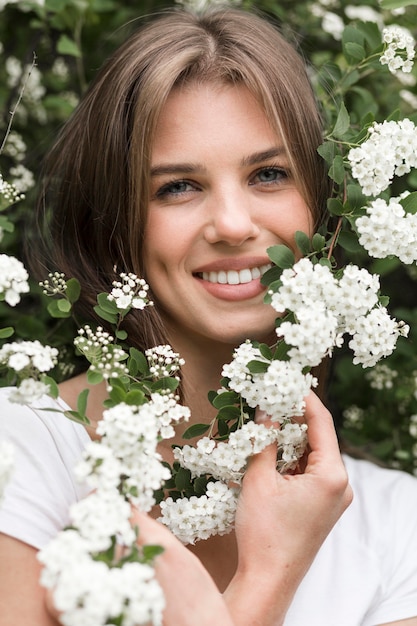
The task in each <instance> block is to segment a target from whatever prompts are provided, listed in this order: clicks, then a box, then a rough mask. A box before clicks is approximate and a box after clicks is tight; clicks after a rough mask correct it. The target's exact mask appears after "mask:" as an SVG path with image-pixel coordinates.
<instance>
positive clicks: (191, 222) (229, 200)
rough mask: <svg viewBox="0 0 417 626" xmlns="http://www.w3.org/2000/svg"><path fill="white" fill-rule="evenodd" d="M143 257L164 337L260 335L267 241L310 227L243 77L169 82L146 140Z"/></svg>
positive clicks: (266, 311) (267, 317) (264, 321)
mask: <svg viewBox="0 0 417 626" xmlns="http://www.w3.org/2000/svg"><path fill="white" fill-rule="evenodd" d="M150 198H151V200H150V205H149V217H148V224H147V230H146V235H145V266H146V275H147V280H148V281H149V283H150V285H151V288H152V291H153V294H154V297H155V300H156V301H157V302H158V304H159V306H160V309H161V312H162V315H163V317H164V319H165V321H166V323H167V327H168V330H169V335H170V339H172V340H173V343H174V345H175V344H176V342H175V337H177V338H180V337H181V336H183V337H185V338H187V339H188V340H192V341H193V342H199V343H198V344H197V345H201V346H202V345H204V344H205V343H206V342H207V340H209V341H217V342H222V343H226V344H233V345H236V344H238V343H240V342H241V341H243V340H244V339H245V338H247V337H249V338H253V339H258V340H266V338H267V337H269V336H270V334H271V332H272V330H273V327H274V320H275V317H276V314H275V312H274V311H273V310H272V308H271V307H270V306H269V305H266V304H264V302H263V298H264V295H265V288H264V287H263V286H262V285H261V283H260V275H261V274H262V273H263V272H264V271H265V269H266V268H268V267H269V259H268V256H267V253H266V249H267V248H268V247H269V246H272V245H274V244H280V243H281V244H286V245H288V246H290V247H291V248H292V249H294V233H295V231H297V230H302V231H304V232H306V233H309V232H310V230H311V227H312V219H311V214H310V211H309V209H308V207H307V206H306V204H305V202H304V200H303V198H302V197H301V195H300V193H299V192H298V190H297V188H296V187H295V184H294V182H293V179H292V176H291V172H290V171H289V168H288V159H287V157H286V154H285V152H284V148H283V145H282V141H281V138H280V137H279V136H278V135H277V134H276V133H275V132H274V130H272V128H271V127H270V125H269V123H268V120H267V118H266V116H265V114H264V112H263V110H262V108H261V107H260V106H259V104H258V103H257V101H256V100H255V99H254V97H253V96H252V95H251V94H250V92H249V91H248V90H247V89H246V88H245V87H243V86H215V85H210V84H207V85H204V84H203V85H195V84H194V85H191V86H188V87H185V88H182V89H180V88H178V89H176V90H174V91H173V92H172V93H171V95H170V97H169V98H168V101H167V103H166V105H165V107H164V108H163V110H162V114H161V117H160V120H159V123H158V128H157V132H156V135H155V141H154V144H153V150H152V179H151V194H150Z"/></svg>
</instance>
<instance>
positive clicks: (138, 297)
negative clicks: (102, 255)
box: [107, 272, 152, 310]
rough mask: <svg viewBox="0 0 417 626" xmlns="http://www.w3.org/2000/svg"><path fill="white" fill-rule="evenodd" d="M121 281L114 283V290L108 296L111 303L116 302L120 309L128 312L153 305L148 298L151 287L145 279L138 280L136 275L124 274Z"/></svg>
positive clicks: (121, 275)
mask: <svg viewBox="0 0 417 626" xmlns="http://www.w3.org/2000/svg"><path fill="white" fill-rule="evenodd" d="M120 278H121V280H115V281H114V282H113V289H112V290H111V292H110V293H109V295H108V296H107V297H108V299H109V300H110V301H111V302H115V303H116V306H117V308H118V309H122V310H126V309H129V308H130V307H132V308H133V309H140V310H142V309H144V308H145V306H148V305H152V302H151V301H150V300H149V298H148V290H149V285H148V284H147V283H146V281H145V280H144V279H143V278H138V277H137V276H136V274H132V273H128V274H126V273H125V272H122V273H121V274H120Z"/></svg>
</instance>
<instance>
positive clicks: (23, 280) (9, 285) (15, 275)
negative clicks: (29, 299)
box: [0, 254, 29, 306]
mask: <svg viewBox="0 0 417 626" xmlns="http://www.w3.org/2000/svg"><path fill="white" fill-rule="evenodd" d="M28 279H29V275H28V273H27V271H26V269H25V267H24V265H23V263H22V262H21V261H19V260H18V259H15V258H14V257H12V256H9V255H7V254H0V300H5V301H6V302H7V304H8V305H10V306H16V304H18V303H19V302H20V294H21V293H27V292H28V291H29V283H28Z"/></svg>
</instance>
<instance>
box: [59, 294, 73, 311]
mask: <svg viewBox="0 0 417 626" xmlns="http://www.w3.org/2000/svg"><path fill="white" fill-rule="evenodd" d="M56 303H57V306H58V309H59V310H60V311H61V312H62V313H69V312H70V311H71V302H68V300H65V298H61V299H60V300H56Z"/></svg>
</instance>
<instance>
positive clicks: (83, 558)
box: [38, 511, 165, 626]
mask: <svg viewBox="0 0 417 626" xmlns="http://www.w3.org/2000/svg"><path fill="white" fill-rule="evenodd" d="M96 517H97V514H94V512H93V511H90V515H89V518H96ZM95 530H96V529H94V531H95ZM38 558H39V560H40V562H41V563H42V564H43V565H44V566H45V567H44V568H43V569H42V574H41V578H40V582H41V584H42V585H43V586H44V587H46V588H49V589H53V590H54V604H55V607H56V608H57V609H58V610H59V611H61V615H60V622H61V623H62V624H63V625H64V626H78V625H79V624H83V625H85V626H101V625H103V626H104V625H105V624H113V623H116V620H117V623H123V626H136V625H138V624H153V625H154V626H161V625H162V612H163V610H164V607H165V599H164V595H163V592H162V589H161V587H160V586H159V584H158V582H157V581H156V579H155V573H154V569H153V567H152V566H151V565H148V564H147V563H140V562H131V563H129V562H126V563H124V564H123V566H122V567H109V566H108V565H107V564H106V563H104V562H103V561H100V560H95V559H92V558H91V556H90V545H89V541H88V539H87V538H85V537H83V536H81V535H80V534H79V533H78V532H77V531H76V530H67V531H65V532H62V533H60V534H59V535H58V536H57V537H56V539H54V540H53V541H52V542H50V543H49V544H48V545H47V547H46V548H44V549H43V550H42V551H41V552H40V553H39V554H38ZM121 620H122V621H121Z"/></svg>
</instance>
